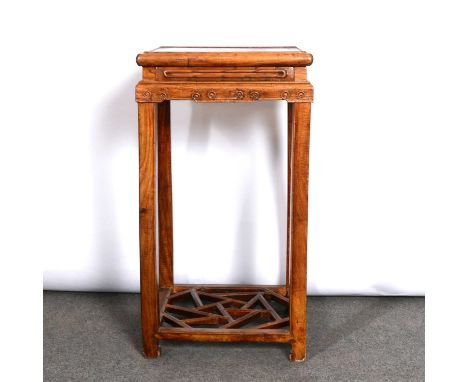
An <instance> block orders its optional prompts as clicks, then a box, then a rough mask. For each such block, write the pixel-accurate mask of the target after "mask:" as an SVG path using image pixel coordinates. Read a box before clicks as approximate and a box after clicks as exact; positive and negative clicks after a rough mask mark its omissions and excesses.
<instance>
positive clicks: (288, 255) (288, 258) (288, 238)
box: [286, 102, 294, 290]
mask: <svg viewBox="0 0 468 382" xmlns="http://www.w3.org/2000/svg"><path fill="white" fill-rule="evenodd" d="M293 112H294V104H292V103H289V102H288V150H287V154H288V177H287V179H286V181H287V189H288V196H287V201H286V203H287V204H286V205H287V225H286V289H288V290H289V285H290V284H291V280H290V279H291V273H290V268H291V163H292V162H291V157H292V156H291V153H292V147H291V144H292V131H293V121H294V115H293Z"/></svg>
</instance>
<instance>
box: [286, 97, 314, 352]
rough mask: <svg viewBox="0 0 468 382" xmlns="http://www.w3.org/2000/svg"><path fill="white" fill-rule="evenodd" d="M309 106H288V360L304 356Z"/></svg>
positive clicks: (296, 104) (300, 104) (299, 104)
mask: <svg viewBox="0 0 468 382" xmlns="http://www.w3.org/2000/svg"><path fill="white" fill-rule="evenodd" d="M310 106H311V105H310V103H295V104H294V105H293V106H292V109H291V112H292V119H293V121H292V126H293V131H292V137H291V139H292V144H291V148H292V152H291V161H292V163H291V180H290V181H291V195H290V198H291V216H290V219H291V238H290V241H291V244H290V245H291V259H290V263H291V265H290V276H291V278H290V282H291V284H290V308H289V309H290V328H291V334H292V337H293V339H292V342H291V354H290V359H291V361H304V360H305V357H306V323H307V317H306V315H307V308H306V305H307V295H306V292H307V220H308V186H309V184H308V183H309V139H310V137H309V136H310Z"/></svg>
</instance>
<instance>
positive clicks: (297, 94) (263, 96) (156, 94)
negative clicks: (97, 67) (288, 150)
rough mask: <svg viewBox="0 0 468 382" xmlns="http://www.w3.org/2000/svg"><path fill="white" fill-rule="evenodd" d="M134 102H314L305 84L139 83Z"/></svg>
mask: <svg viewBox="0 0 468 382" xmlns="http://www.w3.org/2000/svg"><path fill="white" fill-rule="evenodd" d="M135 94H136V95H135V97H136V100H137V102H164V101H166V100H179V101H182V100H193V101H196V102H256V101H280V100H284V101H288V102H306V103H310V102H312V100H313V88H312V85H311V84H309V83H306V82H261V83H260V82H222V83H220V82H178V83H174V82H154V81H140V82H139V83H138V85H137V87H136V93H135Z"/></svg>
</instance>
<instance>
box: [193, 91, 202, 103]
mask: <svg viewBox="0 0 468 382" xmlns="http://www.w3.org/2000/svg"><path fill="white" fill-rule="evenodd" d="M200 97H201V94H200V93H199V92H197V91H194V92H192V99H193V100H194V101H195V102H196V101H198V100H199V99H200Z"/></svg>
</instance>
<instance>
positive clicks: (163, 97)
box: [159, 92, 167, 101]
mask: <svg viewBox="0 0 468 382" xmlns="http://www.w3.org/2000/svg"><path fill="white" fill-rule="evenodd" d="M159 99H160V100H161V101H165V100H167V94H166V93H164V92H161V93H159Z"/></svg>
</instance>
